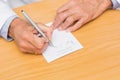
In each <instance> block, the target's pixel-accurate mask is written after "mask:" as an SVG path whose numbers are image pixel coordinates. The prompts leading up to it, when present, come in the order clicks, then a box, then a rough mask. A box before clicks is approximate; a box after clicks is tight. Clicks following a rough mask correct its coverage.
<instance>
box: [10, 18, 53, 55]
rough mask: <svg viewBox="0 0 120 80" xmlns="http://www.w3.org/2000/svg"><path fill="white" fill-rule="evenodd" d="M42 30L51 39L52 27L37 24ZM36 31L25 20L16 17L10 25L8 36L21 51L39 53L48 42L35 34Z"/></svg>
mask: <svg viewBox="0 0 120 80" xmlns="http://www.w3.org/2000/svg"><path fill="white" fill-rule="evenodd" d="M38 25H39V27H40V28H41V29H42V30H43V32H44V33H45V34H46V35H47V37H49V39H51V36H52V29H51V28H48V27H46V26H45V25H43V24H38ZM37 34H38V32H37V31H36V30H35V29H34V28H33V27H32V26H31V25H30V24H29V23H28V22H26V21H24V20H22V19H19V18H16V19H14V20H13V22H12V23H11V25H10V28H9V36H10V37H11V38H13V39H14V40H15V42H16V44H17V45H18V47H19V49H20V50H21V51H22V52H27V53H35V54H41V53H42V52H43V51H44V50H45V49H46V47H47V46H48V42H47V41H46V40H45V39H44V38H43V37H38V36H37Z"/></svg>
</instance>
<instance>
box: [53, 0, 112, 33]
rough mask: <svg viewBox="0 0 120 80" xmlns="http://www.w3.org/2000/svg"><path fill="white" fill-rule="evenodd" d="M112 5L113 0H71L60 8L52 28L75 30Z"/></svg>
mask: <svg viewBox="0 0 120 80" xmlns="http://www.w3.org/2000/svg"><path fill="white" fill-rule="evenodd" d="M111 6H112V3H111V0H70V1H69V2H68V3H67V4H65V5H63V6H62V7H61V8H60V9H58V11H57V15H56V18H55V21H54V23H53V26H52V28H54V29H55V28H58V27H59V30H65V29H66V30H68V31H75V30H77V29H79V28H80V27H81V26H82V25H84V24H85V23H87V22H89V21H91V20H93V19H95V18H96V17H98V16H99V15H100V14H102V13H103V12H104V11H105V10H107V9H108V8H110V7H111Z"/></svg>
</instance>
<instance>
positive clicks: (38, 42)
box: [29, 35, 46, 50]
mask: <svg viewBox="0 0 120 80" xmlns="http://www.w3.org/2000/svg"><path fill="white" fill-rule="evenodd" d="M29 42H30V43H31V44H32V45H33V46H34V47H36V48H37V49H39V50H40V49H41V48H42V47H43V44H44V43H45V42H46V40H45V39H44V38H42V37H38V36H37V35H33V36H32V37H31V38H30V40H29Z"/></svg>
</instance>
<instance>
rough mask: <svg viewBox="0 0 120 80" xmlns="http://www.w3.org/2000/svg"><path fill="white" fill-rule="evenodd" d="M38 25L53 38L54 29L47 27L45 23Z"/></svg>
mask: <svg viewBox="0 0 120 80" xmlns="http://www.w3.org/2000/svg"><path fill="white" fill-rule="evenodd" d="M38 26H39V27H40V28H41V29H42V31H43V32H44V33H45V34H46V36H47V37H48V38H49V39H50V40H51V38H52V32H53V29H52V28H49V27H47V26H46V25H44V24H38Z"/></svg>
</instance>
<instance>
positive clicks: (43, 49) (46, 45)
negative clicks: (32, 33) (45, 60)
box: [41, 43, 48, 53]
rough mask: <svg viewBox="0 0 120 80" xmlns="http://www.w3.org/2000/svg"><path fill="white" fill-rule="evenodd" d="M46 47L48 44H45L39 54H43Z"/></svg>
mask: <svg viewBox="0 0 120 80" xmlns="http://www.w3.org/2000/svg"><path fill="white" fill-rule="evenodd" d="M47 47H48V43H45V44H44V46H43V48H42V49H41V53H43V52H44V51H45V50H46V49H47Z"/></svg>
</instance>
